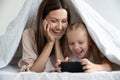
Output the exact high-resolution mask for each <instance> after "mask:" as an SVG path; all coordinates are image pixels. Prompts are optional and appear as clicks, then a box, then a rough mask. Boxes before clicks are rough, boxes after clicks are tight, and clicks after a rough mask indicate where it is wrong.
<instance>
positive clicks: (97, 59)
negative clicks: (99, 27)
mask: <svg viewBox="0 0 120 80" xmlns="http://www.w3.org/2000/svg"><path fill="white" fill-rule="evenodd" d="M78 28H81V29H82V30H84V31H85V32H86V33H87V36H88V39H89V40H90V46H89V51H88V53H89V55H90V56H92V57H93V61H94V63H101V62H102V57H101V52H100V50H99V49H98V47H97V45H96V44H95V42H94V41H93V40H92V38H91V37H90V35H89V33H88V31H87V28H86V26H85V24H84V23H83V22H78V23H73V24H70V25H69V27H68V28H67V30H66V34H67V32H68V31H72V30H76V29H78ZM64 49H65V51H64V56H65V57H67V56H69V55H70V54H71V52H70V50H69V48H68V42H67V36H66V35H65V45H64Z"/></svg>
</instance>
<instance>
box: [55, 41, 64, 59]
mask: <svg viewBox="0 0 120 80" xmlns="http://www.w3.org/2000/svg"><path fill="white" fill-rule="evenodd" d="M55 55H56V59H59V60H61V61H64V57H63V54H62V51H61V47H60V41H59V40H56V41H55Z"/></svg>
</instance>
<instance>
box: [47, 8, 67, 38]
mask: <svg viewBox="0 0 120 80" xmlns="http://www.w3.org/2000/svg"><path fill="white" fill-rule="evenodd" d="M67 15H68V14H67V11H66V10H65V9H58V10H53V11H51V12H50V13H49V14H48V15H47V16H46V20H47V21H48V24H50V33H51V34H52V35H53V36H54V37H55V38H61V37H62V36H63V34H64V33H65V30H66V28H67V24H68V20H67Z"/></svg>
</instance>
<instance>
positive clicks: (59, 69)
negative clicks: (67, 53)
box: [55, 57, 69, 72]
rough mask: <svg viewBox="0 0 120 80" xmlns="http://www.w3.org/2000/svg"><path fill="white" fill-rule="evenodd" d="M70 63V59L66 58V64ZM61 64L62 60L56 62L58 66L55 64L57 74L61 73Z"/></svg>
mask: <svg viewBox="0 0 120 80" xmlns="http://www.w3.org/2000/svg"><path fill="white" fill-rule="evenodd" d="M68 61H69V58H68V57H66V58H65V62H68ZM60 64H61V60H59V59H58V60H57V62H56V64H55V68H56V71H57V72H61V67H59V65H60Z"/></svg>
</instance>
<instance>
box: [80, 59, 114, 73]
mask: <svg viewBox="0 0 120 80" xmlns="http://www.w3.org/2000/svg"><path fill="white" fill-rule="evenodd" d="M80 62H81V64H82V65H83V70H84V71H85V72H98V71H111V70H112V68H111V63H110V62H109V61H108V60H107V59H106V58H103V60H102V63H101V64H95V63H92V62H91V61H89V60H88V59H87V58H83V59H81V60H80Z"/></svg>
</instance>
